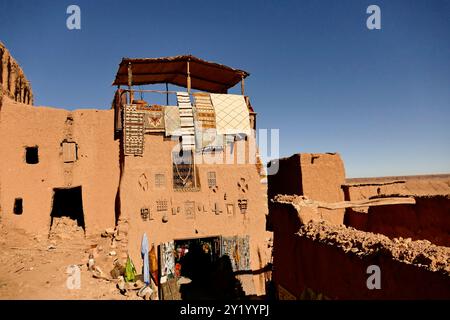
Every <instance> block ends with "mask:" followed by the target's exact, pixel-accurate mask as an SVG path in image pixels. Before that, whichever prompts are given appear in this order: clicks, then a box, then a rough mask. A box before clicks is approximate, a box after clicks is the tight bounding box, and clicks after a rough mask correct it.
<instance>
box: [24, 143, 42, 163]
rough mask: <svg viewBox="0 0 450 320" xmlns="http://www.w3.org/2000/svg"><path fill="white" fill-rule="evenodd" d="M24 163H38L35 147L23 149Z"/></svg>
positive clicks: (36, 148)
mask: <svg viewBox="0 0 450 320" xmlns="http://www.w3.org/2000/svg"><path fill="white" fill-rule="evenodd" d="M25 161H26V163H28V164H36V163H39V153H38V147H37V146H35V147H26V148H25Z"/></svg>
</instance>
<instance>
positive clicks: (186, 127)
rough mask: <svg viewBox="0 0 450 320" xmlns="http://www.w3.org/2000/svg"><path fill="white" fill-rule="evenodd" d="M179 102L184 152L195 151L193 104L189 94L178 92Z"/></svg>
mask: <svg viewBox="0 0 450 320" xmlns="http://www.w3.org/2000/svg"><path fill="white" fill-rule="evenodd" d="M177 102H178V108H179V113H180V127H181V130H180V131H181V138H182V148H183V149H184V150H194V149H195V137H194V135H195V129H194V115H193V113H192V104H191V99H190V97H189V94H188V93H187V92H177Z"/></svg>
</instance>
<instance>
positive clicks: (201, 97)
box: [193, 92, 216, 129]
mask: <svg viewBox="0 0 450 320" xmlns="http://www.w3.org/2000/svg"><path fill="white" fill-rule="evenodd" d="M193 96H194V98H195V109H194V113H195V120H196V121H199V122H201V124H202V128H203V129H209V128H214V129H215V128H216V114H215V112H214V108H213V105H212V103H211V98H210V96H209V93H203V92H197V93H194V94H193Z"/></svg>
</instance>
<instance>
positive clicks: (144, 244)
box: [141, 233, 150, 285]
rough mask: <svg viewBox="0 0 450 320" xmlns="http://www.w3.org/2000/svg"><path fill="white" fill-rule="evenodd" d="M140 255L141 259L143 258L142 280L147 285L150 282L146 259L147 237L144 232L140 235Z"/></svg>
mask: <svg viewBox="0 0 450 320" xmlns="http://www.w3.org/2000/svg"><path fill="white" fill-rule="evenodd" d="M141 255H142V259H144V266H143V267H142V268H143V271H142V274H143V275H144V282H145V283H146V284H147V285H148V284H150V266H149V261H148V239H147V234H146V233H144V235H143V236H142V243H141Z"/></svg>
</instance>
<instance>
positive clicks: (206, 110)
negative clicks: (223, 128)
mask: <svg viewBox="0 0 450 320" xmlns="http://www.w3.org/2000/svg"><path fill="white" fill-rule="evenodd" d="M193 96H194V98H195V105H194V120H195V145H196V148H197V150H202V151H209V150H211V151H214V150H217V149H222V148H223V136H222V135H218V134H217V130H216V116H215V112H214V108H213V106H212V103H211V98H210V95H209V93H203V92H196V93H194V94H193Z"/></svg>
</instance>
